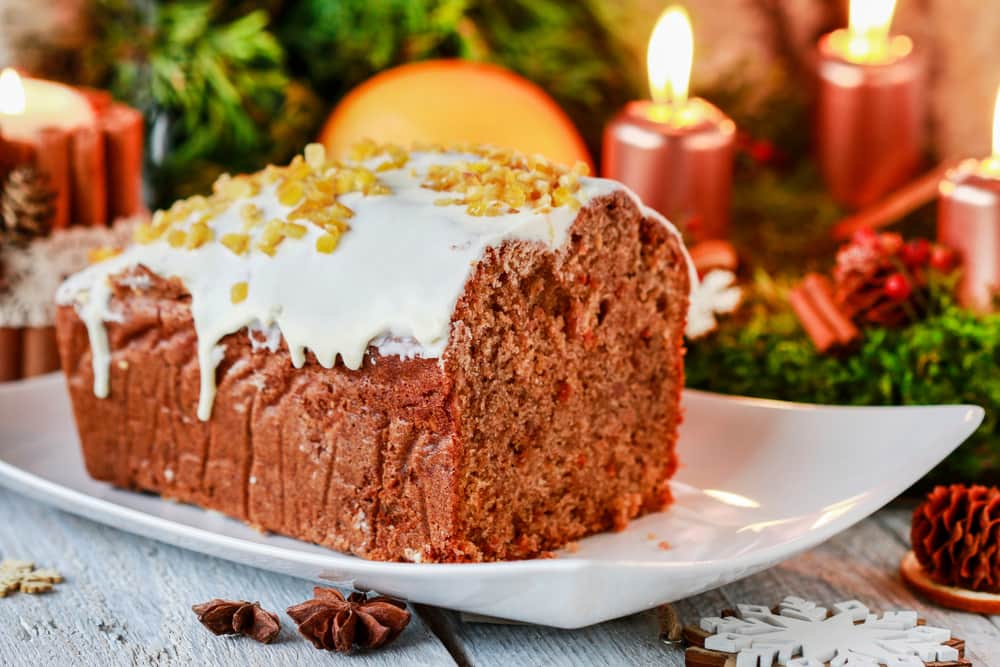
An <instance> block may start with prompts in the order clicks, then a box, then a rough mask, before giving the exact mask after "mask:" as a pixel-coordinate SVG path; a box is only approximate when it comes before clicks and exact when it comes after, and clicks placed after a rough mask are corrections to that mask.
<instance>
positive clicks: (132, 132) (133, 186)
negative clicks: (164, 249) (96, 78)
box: [100, 104, 143, 220]
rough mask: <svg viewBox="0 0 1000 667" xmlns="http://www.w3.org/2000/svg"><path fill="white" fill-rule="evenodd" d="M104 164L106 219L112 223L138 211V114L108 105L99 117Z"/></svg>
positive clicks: (140, 139)
mask: <svg viewBox="0 0 1000 667" xmlns="http://www.w3.org/2000/svg"><path fill="white" fill-rule="evenodd" d="M100 121H101V127H102V130H103V132H104V141H105V161H106V164H107V189H108V217H109V219H110V220H116V219H118V218H122V217H128V216H132V215H135V214H136V213H139V212H140V211H142V208H143V203H142V142H143V122H142V114H141V113H139V112H138V111H137V110H135V109H133V108H131V107H128V106H125V105H124V104H112V105H111V106H110V107H109V108H108V109H107V111H105V112H104V114H102V115H101V119H100Z"/></svg>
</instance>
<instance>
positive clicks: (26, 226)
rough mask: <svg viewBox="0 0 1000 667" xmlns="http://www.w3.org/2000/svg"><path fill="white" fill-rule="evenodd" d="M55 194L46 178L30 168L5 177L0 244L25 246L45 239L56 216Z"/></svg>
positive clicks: (15, 170) (18, 169)
mask: <svg viewBox="0 0 1000 667" xmlns="http://www.w3.org/2000/svg"><path fill="white" fill-rule="evenodd" d="M54 202H55V193H53V192H52V190H51V189H49V184H48V178H47V177H46V176H45V175H44V174H42V173H41V172H39V171H38V170H37V169H35V167H33V166H24V167H17V168H16V169H14V170H13V171H11V172H10V174H9V175H8V176H7V180H6V182H5V183H4V185H3V194H2V196H0V217H2V218H3V229H2V234H3V237H4V238H3V240H4V241H5V242H8V243H20V244H23V243H28V242H29V241H31V240H32V239H34V238H37V237H40V236H45V235H47V234H48V233H49V229H50V228H51V226H52V216H53V215H54V214H55V205H54Z"/></svg>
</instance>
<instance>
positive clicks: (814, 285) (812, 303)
mask: <svg viewBox="0 0 1000 667" xmlns="http://www.w3.org/2000/svg"><path fill="white" fill-rule="evenodd" d="M789 301H790V303H791V305H792V310H794V311H795V315H796V316H797V317H798V318H799V322H800V323H801V324H802V328H803V329H805V330H806V333H807V334H808V335H809V338H810V339H811V340H812V342H813V345H815V346H816V349H817V350H819V351H820V352H827V351H829V350H831V349H833V348H834V347H846V346H848V345H850V344H851V343H853V342H854V341H855V340H857V339H858V337H860V335H861V333H860V332H859V331H858V328H857V327H856V326H854V323H853V322H851V320H850V319H848V318H847V317H846V316H845V315H844V314H843V313H842V312H841V311H840V309H839V308H838V307H837V304H836V303H835V302H834V300H833V292H832V290H831V288H830V285H829V282H828V281H827V279H826V278H825V277H823V276H821V275H819V274H816V273H811V274H809V275H807V276H806V277H805V279H804V280H803V281H802V283H801V284H800V285H799V286H797V287H796V288H795V289H793V290H792V292H791V294H790V295H789Z"/></svg>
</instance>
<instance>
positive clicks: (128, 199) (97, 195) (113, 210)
mask: <svg viewBox="0 0 1000 667" xmlns="http://www.w3.org/2000/svg"><path fill="white" fill-rule="evenodd" d="M81 92H82V93H83V94H84V95H85V96H86V97H87V99H88V101H89V102H90V104H91V106H92V108H93V109H94V112H95V115H96V116H97V123H96V125H90V126H82V127H78V128H75V129H72V130H64V129H62V128H57V127H50V128H45V129H43V130H42V131H41V132H40V133H39V134H38V137H37V141H36V142H35V143H28V142H23V141H19V140H12V139H10V138H9V137H8V138H5V137H4V136H3V127H2V125H0V184H3V183H4V182H5V181H6V178H7V175H8V173H10V171H12V170H13V169H14V168H16V167H18V166H21V165H25V164H34V165H35V167H36V168H37V169H38V171H39V172H41V173H42V174H43V175H44V176H45V178H46V181H47V184H48V187H49V188H50V189H51V191H52V194H53V204H54V214H53V217H52V221H51V222H52V229H53V230H59V229H64V228H66V227H68V226H70V225H89V226H107V225H109V224H110V223H111V222H113V221H114V220H118V219H120V218H126V217H131V216H134V215H137V214H139V213H141V212H142V211H143V209H144V204H143V199H142V160H143V135H144V131H143V118H142V114H141V113H140V112H139V111H138V110H136V109H133V108H132V107H129V106H126V105H124V104H118V103H116V102H114V101H113V100H112V99H111V96H110V95H109V94H108V93H106V92H103V91H97V90H87V89H83V90H81ZM58 367H59V359H58V352H57V349H56V342H55V329H54V328H53V327H52V326H44V327H0V382H2V381H8V380H16V379H19V378H22V377H31V376H34V375H40V374H42V373H48V372H50V371H53V370H56V369H57V368H58Z"/></svg>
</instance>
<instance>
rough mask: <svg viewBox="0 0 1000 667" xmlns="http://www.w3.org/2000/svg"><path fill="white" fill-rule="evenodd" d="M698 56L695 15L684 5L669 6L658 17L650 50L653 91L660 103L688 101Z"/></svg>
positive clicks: (648, 56) (654, 98)
mask: <svg viewBox="0 0 1000 667" xmlns="http://www.w3.org/2000/svg"><path fill="white" fill-rule="evenodd" d="M693 60H694V33H693V31H692V29H691V19H690V18H688V14H687V12H686V11H684V9H683V8H682V7H668V8H667V9H666V10H665V11H664V12H663V13H662V14H661V15H660V18H659V19H657V21H656V26H655V27H654V28H653V34H652V35H651V36H650V38H649V48H648V49H647V51H646V68H647V71H648V74H649V92H650V94H651V95H652V96H653V101H654V102H656V103H658V104H672V105H678V106H679V105H683V104H684V103H685V102H686V101H687V96H688V85H689V84H690V82H691V63H692V61H693Z"/></svg>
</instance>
